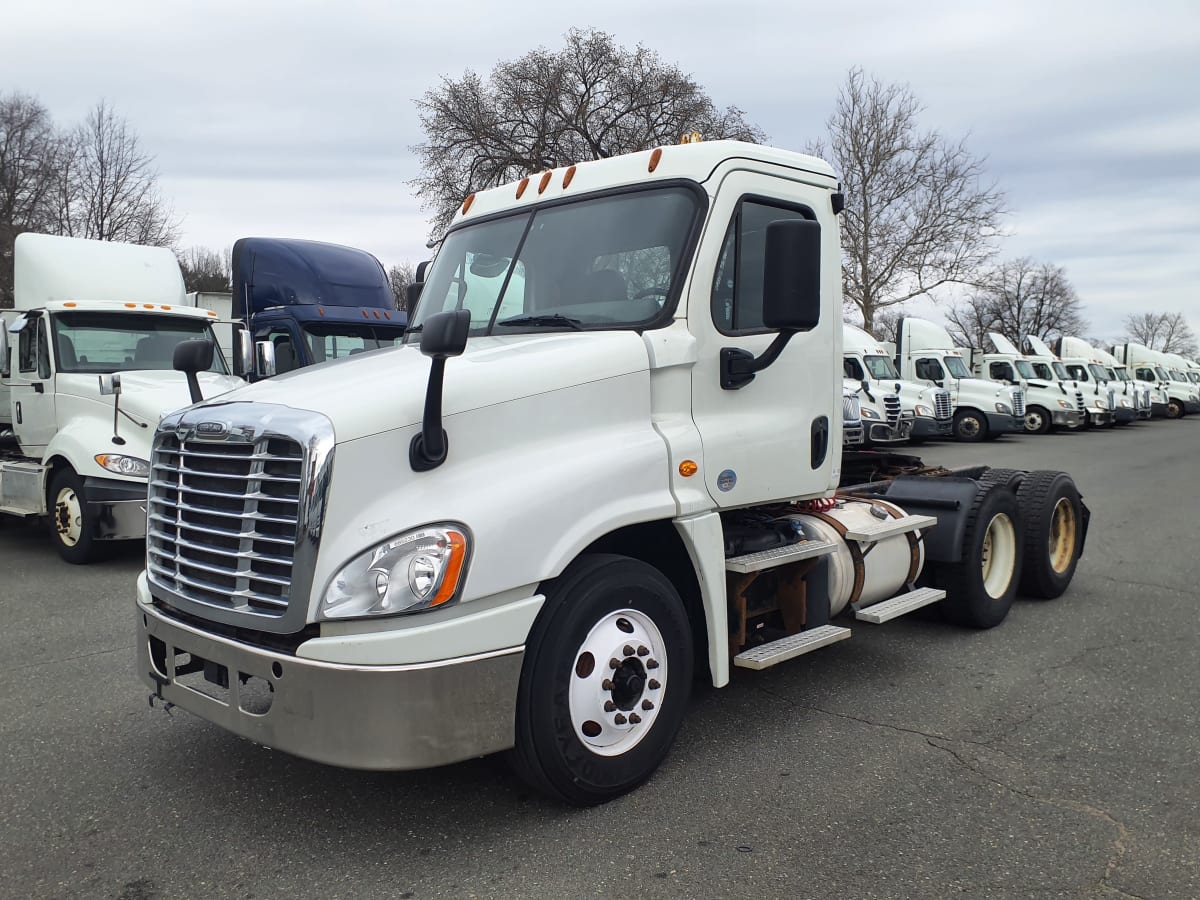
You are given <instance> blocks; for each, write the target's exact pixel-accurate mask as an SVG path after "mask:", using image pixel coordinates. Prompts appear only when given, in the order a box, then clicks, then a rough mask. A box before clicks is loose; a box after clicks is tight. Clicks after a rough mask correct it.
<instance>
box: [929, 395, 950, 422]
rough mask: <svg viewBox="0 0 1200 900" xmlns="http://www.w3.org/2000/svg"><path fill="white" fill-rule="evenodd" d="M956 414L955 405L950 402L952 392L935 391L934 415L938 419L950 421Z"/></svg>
mask: <svg viewBox="0 0 1200 900" xmlns="http://www.w3.org/2000/svg"><path fill="white" fill-rule="evenodd" d="M953 414H954V404H953V403H952V402H951V401H950V392H949V391H946V390H939V391H934V393H933V415H934V417H935V418H938V419H949V418H950V417H951V416H952V415H953Z"/></svg>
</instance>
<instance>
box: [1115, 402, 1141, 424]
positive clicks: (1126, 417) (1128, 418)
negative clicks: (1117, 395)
mask: <svg viewBox="0 0 1200 900" xmlns="http://www.w3.org/2000/svg"><path fill="white" fill-rule="evenodd" d="M1116 413H1117V423H1118V424H1120V425H1124V424H1126V423H1128V422H1133V421H1135V420H1136V419H1137V417H1138V414H1137V410H1136V409H1127V408H1126V407H1124V406H1119V407H1117V410H1116Z"/></svg>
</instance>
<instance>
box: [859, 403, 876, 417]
mask: <svg viewBox="0 0 1200 900" xmlns="http://www.w3.org/2000/svg"><path fill="white" fill-rule="evenodd" d="M862 417H863V418H864V419H878V418H879V413H877V412H875V410H873V409H871V407H869V406H864V407H863V408H862Z"/></svg>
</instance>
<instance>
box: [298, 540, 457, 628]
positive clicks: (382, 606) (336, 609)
mask: <svg viewBox="0 0 1200 900" xmlns="http://www.w3.org/2000/svg"><path fill="white" fill-rule="evenodd" d="M469 555H470V540H469V538H468V536H467V530H466V528H463V527H462V526H459V525H429V526H426V527H425V528H418V529H416V530H414V531H407V532H405V533H404V534H400V535H397V536H395V537H393V538H389V539H388V540H386V541H384V542H383V543H381V544H377V545H376V546H374V547H372V548H371V549H370V550H368V551H366V552H365V553H361V554H359V555H358V556H356V557H355V558H354V559H352V560H351V561H350V562H349V563H347V564H346V565H345V566H343V567H342V569H341V570H340V571H339V572H338V573H337V574H336V575H334V576H333V578H332V579H330V582H329V586H328V587H326V588H325V596H324V597H323V598H322V599H321V610H320V617H321V618H322V619H353V618H361V617H364V616H392V615H396V614H397V613H406V612H417V611H418V610H423V609H432V608H434V607H437V606H445V605H446V604H448V603H450V602H452V601H454V600H457V599H458V596H459V593H460V588H461V586H462V584H463V577H464V575H465V574H466V569H467V559H468V557H469Z"/></svg>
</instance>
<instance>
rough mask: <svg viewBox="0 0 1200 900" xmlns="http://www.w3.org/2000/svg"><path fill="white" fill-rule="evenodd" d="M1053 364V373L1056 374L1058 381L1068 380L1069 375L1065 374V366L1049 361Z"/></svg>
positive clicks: (1069, 378)
mask: <svg viewBox="0 0 1200 900" xmlns="http://www.w3.org/2000/svg"><path fill="white" fill-rule="evenodd" d="M1051 365H1052V366H1054V374H1055V375H1057V376H1058V379H1059V381H1070V380H1071V376H1070V375H1068V374H1067V367H1066V366H1064V365H1063V364H1062V363H1060V362H1058V361H1055V362H1053V363H1051Z"/></svg>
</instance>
